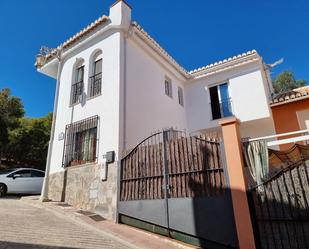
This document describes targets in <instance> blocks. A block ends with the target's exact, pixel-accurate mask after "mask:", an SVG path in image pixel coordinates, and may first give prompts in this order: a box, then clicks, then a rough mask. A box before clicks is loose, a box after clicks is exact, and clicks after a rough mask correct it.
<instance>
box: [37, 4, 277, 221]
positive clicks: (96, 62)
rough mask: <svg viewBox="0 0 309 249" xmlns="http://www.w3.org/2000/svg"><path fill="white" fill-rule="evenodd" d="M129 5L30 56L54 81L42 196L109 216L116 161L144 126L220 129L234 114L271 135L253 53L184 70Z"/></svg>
mask: <svg viewBox="0 0 309 249" xmlns="http://www.w3.org/2000/svg"><path fill="white" fill-rule="evenodd" d="M131 11H132V10H131V7H130V6H129V5H128V4H127V3H126V2H125V1H117V2H116V3H115V4H114V5H112V6H111V7H110V12H109V16H102V17H100V18H99V19H97V20H96V21H95V22H93V23H91V24H90V25H89V26H88V27H86V28H85V29H83V30H81V31H80V32H79V33H77V34H76V35H75V36H73V37H71V38H70V39H68V40H67V41H66V42H64V43H63V44H61V45H59V47H58V48H57V49H55V50H52V51H50V52H48V53H46V54H43V55H40V56H39V57H38V58H37V69H38V71H39V72H40V73H43V74H46V75H48V76H50V77H52V78H55V79H56V80H57V87H56V96H55V108H54V117H55V119H54V124H53V125H54V129H53V131H52V136H51V145H50V155H49V156H50V159H49V160H48V163H49V168H50V170H49V174H48V176H49V178H48V184H47V185H48V197H49V198H50V199H52V200H55V201H60V200H62V201H66V202H68V203H69V204H72V205H74V206H76V207H79V208H83V209H87V210H93V211H96V212H98V213H100V214H101V215H102V216H104V217H106V218H108V219H112V220H115V219H116V213H117V195H118V186H117V177H118V172H119V162H120V159H121V158H122V157H123V156H124V155H125V153H126V152H127V151H129V150H130V149H132V148H134V146H136V145H137V144H138V143H139V142H140V141H142V140H143V139H145V138H146V137H148V136H149V135H150V134H152V133H153V132H155V131H158V130H162V129H166V128H171V127H173V128H174V129H177V130H185V131H186V132H187V133H188V134H196V133H208V134H210V133H216V134H220V132H221V131H220V128H219V121H220V120H222V119H223V118H225V117H230V116H235V117H236V118H238V119H239V120H240V122H241V123H240V132H241V136H242V137H256V136H262V135H270V134H274V133H275V126H274V122H273V116H272V112H271V108H270V106H269V100H270V97H271V93H272V86H271V81H270V77H269V72H268V71H267V67H266V66H265V63H264V62H263V59H262V57H261V56H260V55H259V54H258V53H257V52H256V51H255V50H253V51H249V52H247V53H243V54H240V55H237V56H234V57H231V58H228V59H225V60H222V61H219V62H216V63H213V64H210V65H208V66H204V67H201V68H199V69H196V70H193V71H187V70H186V69H184V68H183V67H182V66H181V65H179V64H178V63H177V62H176V61H175V60H174V59H173V58H172V57H171V56H170V55H169V54H168V53H167V52H166V51H165V50H164V49H163V48H162V47H161V46H160V45H159V44H158V43H157V42H156V41H155V40H154V39H153V38H152V37H151V36H150V35H149V34H148V33H147V32H146V31H145V30H143V28H142V27H141V26H140V25H139V24H137V23H136V22H133V21H132V20H131ZM248 110H250V111H248ZM260 127H263V129H261V128H260ZM109 152H114V153H115V160H111V163H109V164H106V161H107V160H109V159H108V158H109V155H111V154H110V153H109Z"/></svg>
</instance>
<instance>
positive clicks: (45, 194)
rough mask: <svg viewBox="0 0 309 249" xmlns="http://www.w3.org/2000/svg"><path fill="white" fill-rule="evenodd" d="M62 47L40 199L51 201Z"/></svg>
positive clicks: (59, 51)
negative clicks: (50, 185) (52, 156)
mask: <svg viewBox="0 0 309 249" xmlns="http://www.w3.org/2000/svg"><path fill="white" fill-rule="evenodd" d="M61 56H62V47H60V48H59V49H57V55H56V57H57V59H58V69H57V82H56V93H55V99H54V112H53V120H52V127H51V131H50V139H49V143H48V152H47V159H46V169H45V177H44V182H43V187H42V192H41V197H40V201H42V202H44V201H49V199H48V185H49V172H50V163H51V152H52V149H53V143H54V135H55V124H56V117H57V109H58V98H59V88H60V87H59V86H60V73H61V67H62V63H61V62H62V61H61V59H62V57H61Z"/></svg>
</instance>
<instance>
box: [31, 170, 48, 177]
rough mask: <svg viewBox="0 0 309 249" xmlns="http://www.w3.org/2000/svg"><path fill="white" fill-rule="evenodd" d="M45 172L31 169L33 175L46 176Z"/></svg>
mask: <svg viewBox="0 0 309 249" xmlns="http://www.w3.org/2000/svg"><path fill="white" fill-rule="evenodd" d="M44 176H45V173H44V172H42V171H38V170H31V177H44Z"/></svg>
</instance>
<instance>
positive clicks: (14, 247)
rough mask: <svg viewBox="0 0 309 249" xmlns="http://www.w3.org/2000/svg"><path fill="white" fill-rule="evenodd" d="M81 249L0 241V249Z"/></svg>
mask: <svg viewBox="0 0 309 249" xmlns="http://www.w3.org/2000/svg"><path fill="white" fill-rule="evenodd" d="M7 248H10V249H81V248H78V247H61V246H60V247H57V246H48V245H40V244H26V243H16V242H8V241H0V249H7Z"/></svg>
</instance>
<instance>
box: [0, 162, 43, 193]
mask: <svg viewBox="0 0 309 249" xmlns="http://www.w3.org/2000/svg"><path fill="white" fill-rule="evenodd" d="M44 176H45V172H44V171H41V170H37V169H31V168H12V169H6V170H2V171H1V170H0V197H1V196H3V195H5V194H6V193H8V194H40V193H41V189H42V185H43V180H44Z"/></svg>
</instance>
